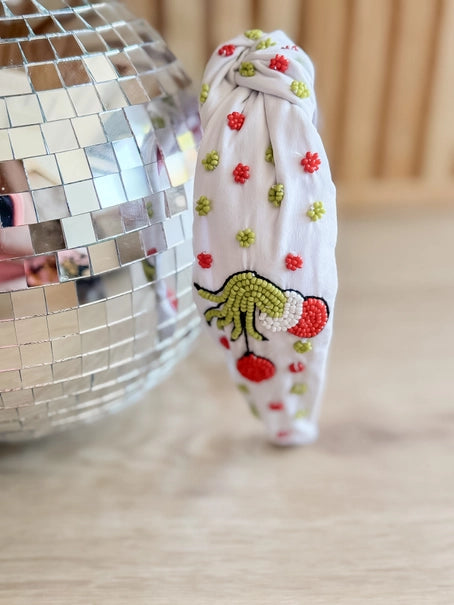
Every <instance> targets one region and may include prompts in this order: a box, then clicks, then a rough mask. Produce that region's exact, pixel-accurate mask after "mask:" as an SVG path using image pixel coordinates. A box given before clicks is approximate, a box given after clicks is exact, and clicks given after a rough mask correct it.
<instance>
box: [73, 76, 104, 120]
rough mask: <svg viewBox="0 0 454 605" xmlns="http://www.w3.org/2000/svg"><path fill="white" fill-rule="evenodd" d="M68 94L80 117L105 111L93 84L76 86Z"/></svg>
mask: <svg viewBox="0 0 454 605" xmlns="http://www.w3.org/2000/svg"><path fill="white" fill-rule="evenodd" d="M68 92H69V96H70V97H71V101H72V103H73V105H74V108H75V110H76V113H77V115H78V116H86V115H91V114H96V113H99V112H100V111H102V110H103V107H102V105H101V101H100V100H99V97H98V93H97V92H96V89H95V87H94V85H93V84H87V85H83V86H76V87H75V88H70V89H69V90H68Z"/></svg>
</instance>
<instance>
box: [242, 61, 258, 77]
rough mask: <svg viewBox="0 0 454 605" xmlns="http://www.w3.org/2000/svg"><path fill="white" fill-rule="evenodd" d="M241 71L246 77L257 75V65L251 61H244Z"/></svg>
mask: <svg viewBox="0 0 454 605" xmlns="http://www.w3.org/2000/svg"><path fill="white" fill-rule="evenodd" d="M239 71H240V75H241V76H244V77H245V78H251V77H252V76H254V75H255V67H254V65H253V64H252V63H250V62H249V61H243V63H241V65H240V69H239Z"/></svg>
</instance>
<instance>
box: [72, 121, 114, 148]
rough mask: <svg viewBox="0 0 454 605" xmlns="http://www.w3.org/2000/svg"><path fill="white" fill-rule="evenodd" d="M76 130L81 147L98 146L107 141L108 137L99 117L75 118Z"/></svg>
mask: <svg viewBox="0 0 454 605" xmlns="http://www.w3.org/2000/svg"><path fill="white" fill-rule="evenodd" d="M72 123H73V126H74V130H75V131H76V135H77V139H78V141H79V145H80V147H88V146H90V145H97V144H98V143H104V142H105V141H106V135H105V134H104V130H103V127H102V124H101V121H100V119H99V117H98V116H97V115H91V116H84V117H80V118H74V119H73V120H72Z"/></svg>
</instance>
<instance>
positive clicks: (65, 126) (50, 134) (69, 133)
mask: <svg viewBox="0 0 454 605" xmlns="http://www.w3.org/2000/svg"><path fill="white" fill-rule="evenodd" d="M41 131H42V133H43V136H44V140H45V141H46V145H47V149H48V150H49V152H50V153H56V152H58V151H69V150H71V149H77V148H78V143H77V140H76V136H75V134H74V130H73V128H72V125H71V121H70V120H57V121H56V122H46V123H45V124H42V125H41Z"/></svg>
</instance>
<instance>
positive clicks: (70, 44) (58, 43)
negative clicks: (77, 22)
mask: <svg viewBox="0 0 454 605" xmlns="http://www.w3.org/2000/svg"><path fill="white" fill-rule="evenodd" d="M50 41H51V44H52V46H53V47H54V48H55V51H56V53H57V56H58V57H60V58H61V59H68V58H69V57H79V56H80V55H82V53H83V51H82V49H81V47H80V46H79V44H78V43H77V39H76V37H75V36H74V35H73V34H66V35H63V36H55V37H52V38H50Z"/></svg>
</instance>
